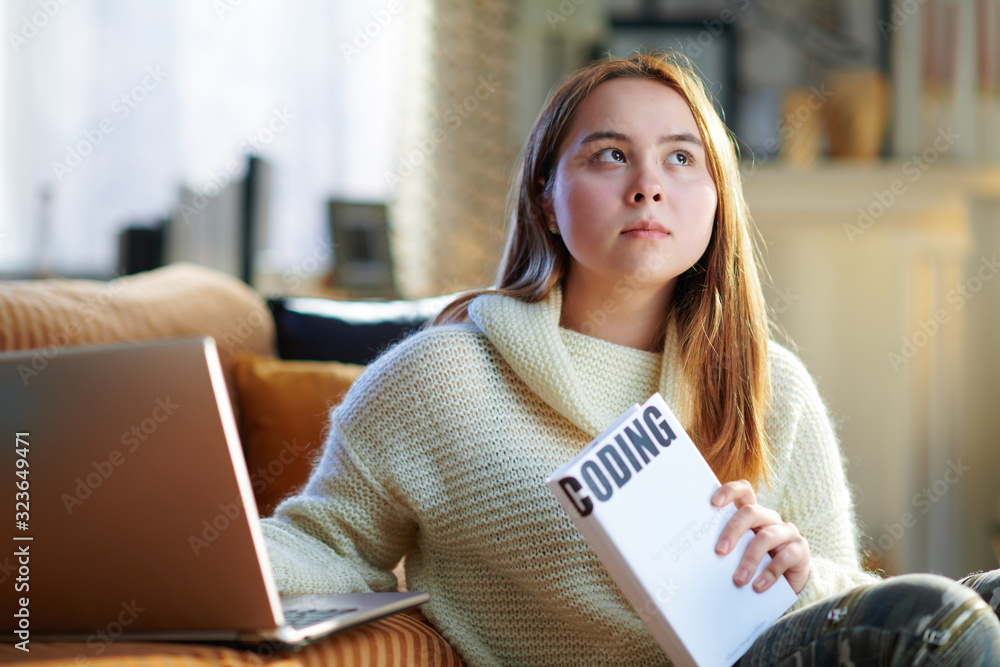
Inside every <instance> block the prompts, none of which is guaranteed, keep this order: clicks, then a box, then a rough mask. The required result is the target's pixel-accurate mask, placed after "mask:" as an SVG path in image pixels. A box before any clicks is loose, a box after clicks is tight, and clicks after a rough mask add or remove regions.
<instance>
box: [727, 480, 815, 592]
mask: <svg viewBox="0 0 1000 667" xmlns="http://www.w3.org/2000/svg"><path fill="white" fill-rule="evenodd" d="M729 503H735V504H736V508H737V511H736V514H734V515H733V518H732V519H730V520H729V523H728V524H727V525H726V527H725V528H724V529H723V531H722V535H721V536H720V537H719V542H718V543H717V544H716V545H715V551H716V553H719V554H722V555H725V554H728V553H729V552H730V551H732V550H733V547H734V546H735V545H736V543H737V541H738V540H739V539H740V537H741V536H742V535H743V533H745V532H746V531H747V530H748V529H749V530H752V531H753V532H754V533H756V535H754V538H753V540H751V542H750V544H749V546H747V550H746V553H744V554H743V560H741V561H740V564H739V565H738V566H737V567H736V572H735V573H734V574H733V581H734V582H736V585H737V586H744V585H746V584H747V583H748V582H749V581H750V577H751V576H752V575H753V573H754V572H756V571H757V566H758V565H760V561H761V559H762V558H763V557H764V554H771V559H772V560H771V562H770V564H769V565H768V566H767V568H766V569H765V570H764V571H763V572H761V574H760V576H759V577H757V580H756V581H755V582H753V588H754V590H755V591H757V592H758V593H759V592H761V591H766V590H767V589H768V588H770V587H771V584H773V583H774V582H775V581H777V579H778V577H780V576H781V575H782V574H783V575H785V578H786V579H788V583H789V584H791V586H792V590H793V591H795V592H796V594H798V593H801V592H802V589H803V588H804V587H805V585H806V581H808V580H809V559H810V555H809V542H807V541H806V538H804V537H802V535H801V534H799V529H798V528H796V527H795V526H794V525H793V524H791V523H788V522H787V521H782V520H781V517H780V516H779V515H778V513H777V512H775V511H774V510H771V509H768V508H766V507H762V506H760V505H758V504H757V494H755V493H754V491H753V487H752V486H750V483H749V482H747V481H745V480H739V481H736V482H728V483H726V484H723V485H722V486H721V487H720V488H719V490H718V491H716V492H715V495H713V496H712V504H713V505H715V506H716V507H725V506H726V505H728V504H729Z"/></svg>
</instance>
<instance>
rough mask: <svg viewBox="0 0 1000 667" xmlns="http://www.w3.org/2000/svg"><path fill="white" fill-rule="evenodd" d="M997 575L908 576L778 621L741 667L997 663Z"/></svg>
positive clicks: (999, 633)
mask: <svg viewBox="0 0 1000 667" xmlns="http://www.w3.org/2000/svg"><path fill="white" fill-rule="evenodd" d="M998 606H1000V570H994V571H991V572H981V573H978V574H973V575H969V576H968V577H965V578H964V579H962V580H961V581H959V582H955V581H952V580H951V579H948V578H947V577H942V576H938V575H933V574H907V575H902V576H898V577H892V578H889V579H886V580H885V581H882V582H880V583H878V584H874V585H871V586H861V587H859V588H856V589H854V590H852V591H850V592H849V593H847V594H845V595H839V596H834V597H829V598H826V599H824V600H820V601H819V602H815V603H813V604H811V605H809V606H807V607H803V608H802V609H799V610H797V611H795V612H793V613H791V614H788V615H787V616H784V617H783V618H781V619H780V620H779V621H778V622H777V623H775V624H774V625H773V626H772V627H771V628H770V629H768V631H767V632H765V633H764V634H763V635H761V636H760V638H758V639H757V641H756V642H754V644H753V646H752V647H751V648H750V650H749V651H748V652H747V653H746V654H745V655H744V656H743V657H742V658H741V659H740V661H739V662H738V663H737V665H739V667H747V666H750V665H753V666H754V667H757V666H761V665H768V666H770V665H778V666H780V667H810V666H814V665H815V666H817V667H818V666H820V665H831V666H833V665H836V666H838V667H839V666H844V667H855V666H856V667H862V666H863V665H864V666H867V665H907V666H909V665H929V666H937V665H984V666H988V665H994V666H995V665H1000V621H998V619H997V607H998Z"/></svg>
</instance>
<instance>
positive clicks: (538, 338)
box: [469, 287, 687, 438]
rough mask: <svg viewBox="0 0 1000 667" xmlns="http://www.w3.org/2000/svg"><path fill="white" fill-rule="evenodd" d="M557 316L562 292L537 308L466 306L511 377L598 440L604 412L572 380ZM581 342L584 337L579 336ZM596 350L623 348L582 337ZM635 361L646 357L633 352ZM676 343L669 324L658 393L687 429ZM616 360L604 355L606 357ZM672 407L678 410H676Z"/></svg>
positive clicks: (498, 300)
mask: <svg viewBox="0 0 1000 667" xmlns="http://www.w3.org/2000/svg"><path fill="white" fill-rule="evenodd" d="M561 313H562V290H561V289H560V288H558V287H556V288H554V289H553V290H552V292H551V293H550V294H549V297H548V298H547V299H545V300H544V301H539V302H537V303H528V302H525V301H521V300H519V299H515V298H514V297H509V296H502V295H498V294H484V295H481V296H479V297H477V298H476V299H474V300H473V301H472V303H471V304H470V305H469V318H470V319H471V320H472V322H473V324H475V325H476V326H477V327H478V328H479V329H480V330H481V331H482V332H483V334H484V335H485V336H486V338H487V339H488V340H489V341H490V342H491V343H492V344H493V346H494V347H496V348H497V350H498V351H499V352H500V354H501V355H502V356H503V358H504V360H505V361H506V362H507V363H508V364H510V366H511V368H512V369H513V371H514V372H515V373H516V374H517V375H518V377H520V378H521V380H522V381H523V382H524V383H525V384H526V385H528V387H529V388H530V389H531V390H532V391H533V392H535V393H536V394H538V396H539V397H541V399H542V400H544V401H545V402H546V403H548V404H549V405H550V406H552V408H553V409H555V410H556V411H557V412H559V413H560V414H562V415H563V416H564V417H566V419H568V420H569V421H570V422H571V423H573V424H574V425H576V426H577V427H578V428H580V429H581V430H583V431H584V432H585V433H587V434H588V435H589V436H590V437H592V438H593V437H597V436H598V435H600V434H601V433H602V432H604V430H605V429H607V427H608V426H609V425H610V423H605V419H602V418H601V417H600V416H599V415H602V414H606V413H607V410H602V409H599V406H597V405H595V404H594V401H595V400H599V399H598V398H596V397H594V396H589V395H588V394H587V393H586V392H585V391H584V390H583V389H582V387H583V385H584V383H582V382H581V381H580V378H579V377H578V375H577V370H576V367H575V366H574V364H573V361H572V358H571V356H570V352H569V350H567V348H566V344H565V342H564V340H563V337H562V336H561V335H560V329H559V320H560V315H561ZM580 336H584V334H580ZM586 339H587V341H588V342H589V343H590V344H592V345H593V346H595V348H596V349H603V350H605V351H608V352H611V351H612V350H614V352H615V353H617V354H621V353H622V350H623V348H622V346H620V345H617V344H615V343H611V342H608V341H605V340H602V339H600V338H594V337H592V336H586ZM634 353H635V354H637V355H647V354H649V353H648V352H645V351H641V350H634ZM677 353H678V348H677V337H676V331H675V327H674V326H673V325H672V322H671V323H668V327H667V336H666V344H665V347H664V353H663V354H662V355H661V357H662V361H661V364H660V371H659V378H658V382H657V383H656V384H657V385H658V387H659V392H660V394H661V395H662V396H663V398H664V400H665V401H666V402H667V404H668V405H670V406H671V408H672V409H673V410H674V412H675V413H677V416H678V417H679V418H680V419H681V423H682V424H684V425H686V422H687V420H686V419H684V415H683V411H682V410H679V409H678V408H679V407H680V406H679V405H677V400H678V397H679V395H680V392H679V391H678V386H677V382H678V380H679V379H680V377H681V376H680V373H679V369H680V364H679V358H678V354H677ZM613 356H615V355H612V354H609V357H613ZM675 406H677V407H675Z"/></svg>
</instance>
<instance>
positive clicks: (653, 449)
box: [545, 393, 797, 667]
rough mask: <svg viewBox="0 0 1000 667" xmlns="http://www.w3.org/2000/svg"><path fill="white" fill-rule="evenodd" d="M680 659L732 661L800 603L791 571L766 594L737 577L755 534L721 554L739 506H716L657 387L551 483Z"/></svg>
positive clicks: (708, 473) (694, 451)
mask: <svg viewBox="0 0 1000 667" xmlns="http://www.w3.org/2000/svg"><path fill="white" fill-rule="evenodd" d="M545 483H546V485H547V486H548V487H549V489H550V490H551V491H552V492H553V493H554V494H555V496H556V498H558V500H559V503H560V504H561V505H562V507H563V509H565V510H566V512H567V513H568V514H569V515H570V517H571V518H572V520H573V522H574V523H575V524H576V526H577V528H578V529H579V530H580V532H581V533H582V534H583V537H584V538H585V539H586V540H587V542H588V544H590V546H591V548H592V549H593V550H594V553H595V554H596V555H597V557H598V558H599V559H600V560H601V563H602V564H603V565H604V567H605V568H606V569H607V571H608V574H609V575H610V576H611V578H612V580H614V582H615V584H617V586H618V587H619V589H620V590H621V591H622V593H623V594H624V596H625V597H626V599H627V600H628V601H629V604H630V605H631V606H632V608H633V609H634V610H635V612H636V613H637V614H638V615H639V618H641V619H642V621H643V622H644V623H645V624H646V627H648V628H649V631H650V632H651V633H652V635H653V638H654V639H656V641H657V642H658V643H659V644H660V646H661V647H662V648H663V650H664V652H665V653H666V654H667V657H669V658H670V660H671V661H672V662H673V663H674V665H676V666H677V667H688V666H689V665H696V666H700V667H714V666H716V665H722V666H725V667H728V666H730V665H732V664H733V663H734V662H736V661H737V660H738V659H739V658H740V657H741V656H742V655H743V654H744V653H745V652H746V651H747V650H748V649H749V648H750V645H751V644H753V642H754V640H755V639H756V638H757V637H759V636H760V635H761V634H762V633H763V632H764V631H765V630H766V629H767V628H768V627H769V626H770V625H771V624H772V623H773V622H774V621H775V620H777V619H778V618H779V617H780V616H781V615H782V614H783V613H784V612H785V611H787V610H788V608H789V607H790V606H791V605H792V603H794V602H795V599H796V597H797V596H796V594H795V592H794V591H793V590H792V588H791V586H790V585H789V584H788V581H787V580H786V579H785V577H779V578H778V580H777V581H776V582H774V584H773V585H772V586H771V588H769V589H767V590H766V591H764V592H763V593H758V592H756V591H754V590H753V587H752V582H753V581H755V580H756V578H757V577H758V576H760V574H761V573H762V572H763V570H764V568H766V567H767V565H768V563H770V560H771V559H770V557H768V556H765V558H764V559H763V560H762V561H761V563H760V566H759V567H758V569H757V572H756V573H755V574H754V576H753V577H752V578H751V579H750V582H751V583H748V584H746V585H745V586H742V587H737V586H736V584H735V583H734V582H733V575H734V574H735V573H736V568H737V566H738V565H739V562H740V560H741V559H742V557H743V554H744V552H745V551H746V548H747V545H748V544H749V543H750V541H751V539H753V535H754V533H753V531H750V530H748V531H747V532H746V533H745V534H744V535H743V536H742V537H741V538H740V540H739V542H738V543H737V545H736V547H735V548H734V549H733V550H732V551H730V553H729V554H727V555H725V556H720V555H719V554H717V553H716V552H715V545H716V543H717V542H718V541H719V537H720V535H721V534H722V530H723V528H724V527H725V526H726V524H727V523H728V522H729V519H730V518H731V517H732V516H733V514H735V513H736V508H735V506H734V505H733V504H732V503H730V504H729V505H726V506H725V507H714V506H713V505H712V504H711V498H712V495H713V494H714V493H715V491H716V490H717V489H718V488H719V487H720V486H721V484H720V483H719V480H718V478H717V477H716V476H715V473H713V472H712V469H711V468H710V467H709V465H708V463H707V462H706V461H705V459H704V457H702V455H701V452H699V451H698V448H697V447H696V446H695V444H694V442H692V441H691V438H690V437H688V435H687V433H685V432H684V429H683V428H682V427H681V424H680V422H679V421H678V420H677V417H676V416H675V415H674V414H673V412H672V411H671V410H670V408H669V407H668V406H667V404H666V403H665V402H664V401H663V398H662V397H661V396H660V394H658V393H656V394H653V396H652V397H651V398H650V399H649V400H648V401H646V402H645V403H644V404H643V405H641V406H640V405H638V404H636V405H633V406H632V407H631V408H629V409H628V410H627V411H626V412H625V414H623V415H622V416H621V417H620V418H619V419H618V420H617V421H616V422H615V423H614V424H613V425H612V426H611V427H610V428H609V429H608V430H606V431H605V432H604V433H602V434H601V435H599V436H598V437H597V438H595V439H594V440H593V441H592V442H591V443H590V444H589V445H587V447H585V448H584V449H583V451H581V452H580V453H579V454H578V455H577V456H575V457H574V458H573V459H572V460H571V461H569V462H568V463H567V464H565V465H564V466H562V467H560V468H559V469H558V470H556V471H555V472H554V473H552V475H551V476H549V478H548V479H547V480H546V481H545Z"/></svg>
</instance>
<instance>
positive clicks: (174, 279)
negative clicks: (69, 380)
mask: <svg viewBox="0 0 1000 667" xmlns="http://www.w3.org/2000/svg"><path fill="white" fill-rule="evenodd" d="M193 335H205V336H213V337H214V338H215V340H216V343H217V344H218V346H219V356H220V357H221V358H222V365H223V368H225V369H226V371H227V374H228V372H229V370H230V367H231V365H232V358H233V355H234V354H235V353H237V352H239V351H242V350H249V351H251V352H256V353H257V354H263V355H269V356H272V357H273V356H274V354H275V342H274V320H273V319H272V318H271V314H270V311H269V310H268V308H267V304H266V303H265V302H264V300H263V299H262V298H261V297H260V295H258V294H257V293H256V292H254V291H253V290H252V289H251V288H250V287H248V286H247V285H246V284H244V283H243V282H241V281H239V280H237V279H236V278H233V277H231V276H229V275H226V274H224V273H220V272H218V271H215V270H212V269H207V268H205V267H201V266H197V265H195V264H183V263H182V264H172V265H170V266H167V267H164V268H162V269H156V270H155V271H148V272H146V273H140V274H136V275H134V276H126V277H122V278H119V279H117V280H112V281H109V282H103V281H96V280H58V279H52V280H28V281H7V282H0V351H7V350H27V349H39V353H40V354H43V355H54V354H57V353H58V350H59V349H62V348H64V347H68V346H73V345H89V344H95V343H114V342H121V341H138V340H145V339H152V338H173V337H178V336H193Z"/></svg>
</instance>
